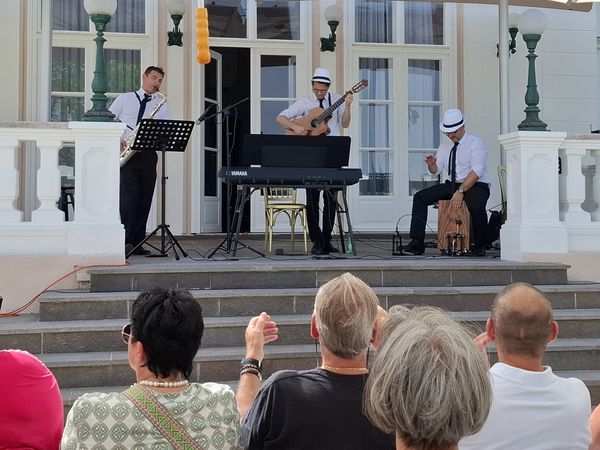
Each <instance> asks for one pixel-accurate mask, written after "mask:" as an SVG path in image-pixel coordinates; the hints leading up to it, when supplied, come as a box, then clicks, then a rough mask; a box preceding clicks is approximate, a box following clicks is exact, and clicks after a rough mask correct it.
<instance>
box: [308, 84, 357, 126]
mask: <svg viewBox="0 0 600 450" xmlns="http://www.w3.org/2000/svg"><path fill="white" fill-rule="evenodd" d="M351 93H352V91H348V92H346V93H345V94H344V95H342V96H341V97H340V98H339V99H338V100H337V101H336V102H334V103H333V104H332V105H330V106H329V108H327V109H326V110H325V111H323V112H322V113H321V114H320V115H319V117H317V119H316V120H315V123H317V124H321V123H323V121H324V120H325V119H327V118H328V117H329V116H330V115H331V114H333V112H334V111H335V110H336V109H338V108H339V107H340V106H342V103H344V101H345V100H346V97H347V96H348V95H349V94H351Z"/></svg>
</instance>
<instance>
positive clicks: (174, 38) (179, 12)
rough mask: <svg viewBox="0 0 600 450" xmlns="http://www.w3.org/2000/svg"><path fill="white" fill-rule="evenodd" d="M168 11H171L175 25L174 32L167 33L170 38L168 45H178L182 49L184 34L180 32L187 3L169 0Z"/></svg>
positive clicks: (181, 0)
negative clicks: (180, 24)
mask: <svg viewBox="0 0 600 450" xmlns="http://www.w3.org/2000/svg"><path fill="white" fill-rule="evenodd" d="M167 10H168V11H169V15H170V16H171V20H172V21H173V25H174V28H173V31H168V32H167V35H168V36H169V40H168V42H167V45H178V46H179V47H182V46H183V39H182V38H183V33H182V32H181V31H180V30H179V23H180V22H181V19H183V15H184V14H185V1H184V0H169V3H167Z"/></svg>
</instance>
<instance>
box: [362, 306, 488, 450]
mask: <svg viewBox="0 0 600 450" xmlns="http://www.w3.org/2000/svg"><path fill="white" fill-rule="evenodd" d="M491 401H492V390H491V385H490V378H489V375H488V366H487V361H486V359H485V355H484V354H482V353H481V352H480V351H479V350H478V349H477V348H476V346H475V344H474V343H473V339H472V336H470V334H469V333H468V332H467V331H466V329H465V328H463V326H461V325H460V324H459V323H457V322H456V321H454V320H453V319H452V318H450V317H449V316H448V315H447V314H446V313H444V312H443V311H441V310H439V309H436V308H430V307H415V308H413V309H409V308H406V307H401V308H392V310H390V318H389V320H388V322H387V323H386V324H385V325H384V327H383V330H382V344H381V347H380V348H379V350H378V352H377V357H376V358H375V362H374V364H373V367H372V369H371V374H370V376H369V379H368V380H367V384H366V386H365V397H364V409H365V412H366V414H367V416H368V417H369V419H370V420H371V422H373V423H374V424H375V425H376V426H377V427H378V428H380V429H381V430H382V431H384V432H388V433H390V432H392V431H394V432H395V433H396V448H397V449H399V450H400V449H404V450H409V449H410V450H455V449H458V441H459V440H460V439H461V438H463V437H464V436H469V435H471V434H473V433H476V432H477V431H479V430H480V429H481V427H482V426H483V424H484V423H485V420H486V418H487V416H488V412H489V409H490V406H491Z"/></svg>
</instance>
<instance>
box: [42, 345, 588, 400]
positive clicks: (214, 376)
mask: <svg viewBox="0 0 600 450" xmlns="http://www.w3.org/2000/svg"><path fill="white" fill-rule="evenodd" d="M599 346H600V339H598V338H581V339H558V340H557V341H556V342H554V343H552V344H551V345H550V346H548V348H547V350H546V354H545V356H544V364H545V365H549V366H551V367H552V368H553V369H554V370H556V371H589V370H592V371H600V353H599V352H598V347H599ZM265 353H266V357H265V360H264V362H263V365H264V373H265V376H269V375H270V374H271V373H273V372H274V371H277V370H282V369H310V368H312V367H315V366H317V365H318V364H319V362H318V361H319V359H318V357H317V353H316V348H315V345H311V344H304V345H269V346H267V347H266V348H265ZM244 354H245V348H244V347H220V348H200V350H199V351H198V354H197V355H196V357H195V359H194V370H193V372H192V376H191V380H192V381H199V382H206V381H215V382H223V381H224V380H235V379H237V378H238V376H239V361H240V360H241V359H242V358H243V357H244ZM488 354H489V357H490V360H491V361H492V362H495V361H496V351H495V349H494V347H493V346H490V348H489V350H488ZM38 356H39V358H40V359H41V360H42V361H43V362H44V363H45V364H46V365H47V366H48V368H49V369H50V370H51V371H52V372H53V373H54V375H55V376H56V378H57V380H58V383H59V386H61V388H63V389H66V388H86V387H88V386H124V385H130V384H131V383H133V382H134V375H133V371H132V370H131V368H130V367H129V362H128V357H127V352H126V351H116V352H89V353H54V354H43V355H38Z"/></svg>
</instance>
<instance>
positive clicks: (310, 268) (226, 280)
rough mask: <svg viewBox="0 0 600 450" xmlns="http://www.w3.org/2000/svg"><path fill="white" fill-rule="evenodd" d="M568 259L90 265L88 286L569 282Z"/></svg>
mask: <svg viewBox="0 0 600 450" xmlns="http://www.w3.org/2000/svg"><path fill="white" fill-rule="evenodd" d="M567 268H568V266H567V265H565V264H557V263H529V262H528V263H518V262H509V261H500V260H499V259H485V260H476V261H475V260H474V258H452V259H447V258H438V259H435V258H431V259H427V260H425V261H424V260H419V259H417V260H415V259H412V258H410V259H389V260H386V261H380V260H379V261H378V260H370V261H363V260H361V259H358V258H356V259H350V258H348V259H339V260H332V259H327V260H319V259H312V258H310V259H304V260H300V261H298V260H289V259H279V260H278V259H276V258H271V259H270V260H269V261H263V260H260V261H254V260H243V261H241V260H240V261H207V262H193V261H180V262H179V263H162V264H158V263H157V264H151V263H149V264H139V265H131V266H127V267H114V268H95V269H90V270H89V271H88V272H89V275H90V291H92V292H115V291H139V290H144V289H150V288H152V287H156V286H162V287H173V286H177V287H180V288H185V289H272V288H279V287H281V286H282V284H283V285H285V287H286V288H317V287H319V286H320V285H322V284H323V283H324V282H326V281H329V280H330V279H332V278H334V277H335V276H337V275H339V274H340V273H343V272H352V273H353V274H355V275H356V276H358V277H360V278H362V279H363V280H364V281H365V282H366V283H367V284H368V285H369V286H372V287H386V286H412V287H416V286H422V287H425V286H486V285H495V286H498V285H501V286H504V285H506V284H509V283H512V282H514V281H526V282H528V283H531V284H536V285H538V284H564V283H567Z"/></svg>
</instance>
